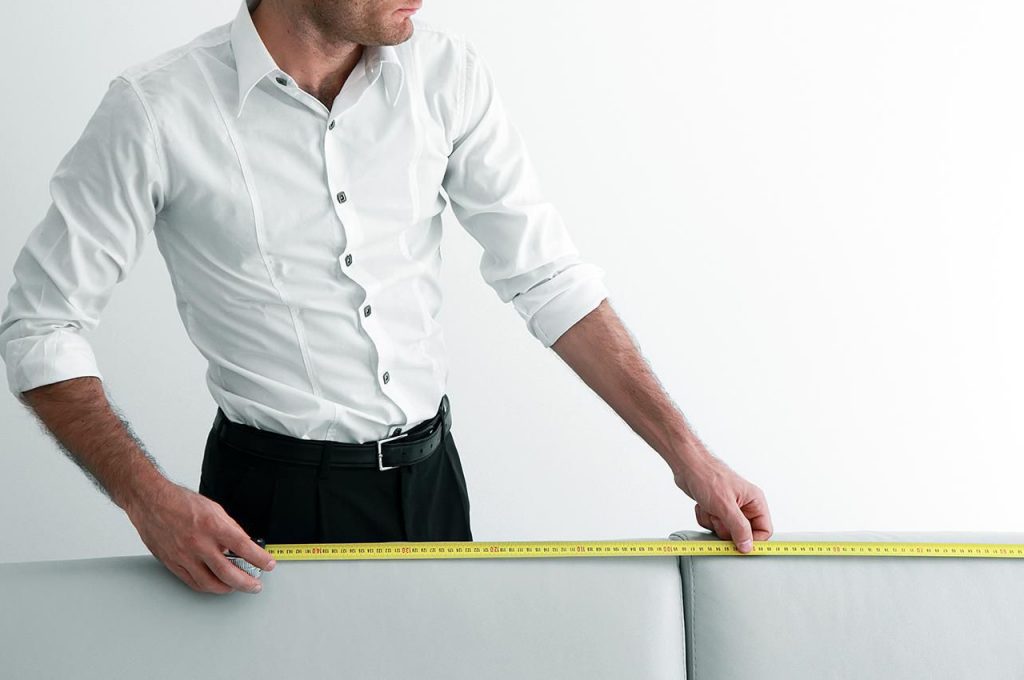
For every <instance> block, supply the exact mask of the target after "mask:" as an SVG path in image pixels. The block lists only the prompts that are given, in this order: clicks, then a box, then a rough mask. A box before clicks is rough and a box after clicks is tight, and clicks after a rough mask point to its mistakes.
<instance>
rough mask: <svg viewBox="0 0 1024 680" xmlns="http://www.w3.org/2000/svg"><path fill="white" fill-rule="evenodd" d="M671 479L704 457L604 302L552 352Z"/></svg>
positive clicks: (678, 413)
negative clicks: (662, 462) (661, 463)
mask: <svg viewBox="0 0 1024 680" xmlns="http://www.w3.org/2000/svg"><path fill="white" fill-rule="evenodd" d="M551 349H553V350H554V351H555V352H556V353H557V354H558V356H559V357H561V358H562V360H563V361H565V363H566V364H568V365H569V367H570V368H572V369H573V371H575V372H576V374H577V375H579V376H580V378H581V379H582V380H583V382H585V383H586V384H587V385H588V386H589V387H590V388H591V389H592V390H594V392H595V393H597V395H598V396H600V397H601V398H602V399H603V400H604V401H605V402H606V403H607V404H608V405H609V406H611V407H612V409H614V410H615V412H616V413H618V414H619V416H620V417H621V418H622V419H623V421H625V422H626V424H627V425H629V427H630V428H632V430H633V431H634V432H636V433H637V434H638V435H639V436H640V437H641V438H642V439H643V440H644V441H645V442H647V443H648V444H649V445H650V446H651V448H653V449H654V450H655V451H657V452H658V454H659V455H660V456H661V457H662V458H663V459H664V460H665V462H666V463H668V465H669V467H670V468H672V471H673V472H674V473H678V472H680V471H681V470H683V469H685V468H686V467H693V466H694V465H696V464H698V463H699V462H701V460H702V459H703V458H704V457H705V456H707V455H708V452H707V450H706V449H705V448H704V445H703V444H701V442H700V440H699V439H698V438H697V435H696V434H694V433H693V431H692V430H691V429H690V427H689V425H688V424H687V422H686V419H685V418H684V417H683V414H682V413H681V412H680V411H679V409H678V408H676V406H675V404H674V403H673V402H672V399H671V398H670V397H669V396H668V394H666V393H665V391H664V389H662V387H661V384H660V383H659V382H658V380H657V378H656V377H655V376H654V373H653V372H652V371H651V369H650V367H649V366H648V364H647V362H646V360H645V359H644V358H643V357H642V356H641V355H640V351H639V349H638V348H637V346H636V344H635V343H634V342H633V339H632V338H631V337H630V335H629V332H628V331H627V330H626V328H625V326H624V325H623V324H622V321H621V320H620V319H619V317H618V315H617V314H616V313H615V311H614V310H613V309H612V307H611V305H610V304H609V302H608V300H607V299H605V300H603V301H602V302H601V304H600V305H598V306H597V308H596V309H594V310H593V311H592V312H590V313H589V314H587V315H586V316H585V317H583V318H582V319H580V321H579V322H577V323H576V324H575V325H573V326H572V327H571V328H570V329H569V330H567V331H566V332H565V333H563V334H562V335H561V337H559V338H558V340H557V341H555V343H554V344H553V345H552V346H551Z"/></svg>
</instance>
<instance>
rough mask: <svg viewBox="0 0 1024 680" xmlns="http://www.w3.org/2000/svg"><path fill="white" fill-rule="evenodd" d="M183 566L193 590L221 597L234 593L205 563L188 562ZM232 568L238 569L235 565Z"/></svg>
mask: <svg viewBox="0 0 1024 680" xmlns="http://www.w3.org/2000/svg"><path fill="white" fill-rule="evenodd" d="M225 559H227V558H225ZM182 566H184V568H185V570H186V571H187V573H188V575H189V577H190V579H191V583H190V585H191V586H192V588H193V589H195V590H198V591H199V592H202V593H217V594H219V595H223V594H224V593H230V592H231V591H232V588H231V586H229V585H227V584H226V583H224V582H223V581H222V580H221V579H220V578H218V577H217V575H216V574H214V573H213V572H212V571H210V568H209V567H208V566H206V564H205V563H204V562H201V561H194V562H187V563H185V564H184V565H182ZM231 566H232V568H236V567H235V566H234V565H231ZM239 573H242V572H241V570H239ZM186 583H188V581H186ZM193 584H194V585H193Z"/></svg>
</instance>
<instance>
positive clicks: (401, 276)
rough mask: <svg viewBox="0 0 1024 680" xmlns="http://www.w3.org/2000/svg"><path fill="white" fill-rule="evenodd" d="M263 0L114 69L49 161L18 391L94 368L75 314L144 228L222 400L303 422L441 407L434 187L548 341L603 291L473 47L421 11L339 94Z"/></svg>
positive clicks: (374, 428) (13, 370) (109, 281)
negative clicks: (320, 88) (262, 21)
mask: <svg viewBox="0 0 1024 680" xmlns="http://www.w3.org/2000/svg"><path fill="white" fill-rule="evenodd" d="M258 2H259V0H248V2H245V1H243V2H242V3H241V5H240V7H239V9H238V13H237V16H236V17H235V18H234V19H233V20H232V21H231V22H229V23H227V24H223V25H220V26H218V27H215V28H213V29H211V30H209V31H207V32H205V33H203V34H201V35H199V36H197V37H196V38H194V39H193V40H192V41H190V42H189V43H187V44H185V45H182V46H179V47H177V48H175V49H172V50H169V51H167V52H165V53H163V54H161V55H159V56H156V57H154V58H151V59H149V60H147V61H145V62H144V63H141V64H136V65H134V66H131V67H129V68H127V69H125V70H124V71H122V72H121V74H119V75H118V76H116V77H115V78H114V79H113V80H111V81H110V83H109V86H108V89H107V91H106V93H105V94H104V96H103V98H102V100H101V101H100V103H99V106H98V108H97V109H96V110H95V112H94V113H93V115H92V117H91V118H90V119H89V121H88V122H87V124H86V126H85V129H84V131H83V133H82V136H81V138H80V139H79V140H78V141H77V142H76V143H75V144H74V146H73V147H72V148H71V149H70V151H69V152H68V153H67V154H66V155H65V156H64V158H63V159H62V160H61V161H60V163H59V165H58V166H57V169H56V171H55V173H54V175H53V178H52V179H51V180H50V185H49V188H50V195H51V197H52V204H51V206H50V208H49V210H48V212H47V213H46V215H45V217H44V218H43V219H42V221H41V222H40V223H39V224H38V226H36V227H35V229H34V230H33V231H32V232H31V233H30V234H29V236H28V240H27V242H26V244H25V246H24V248H23V249H22V251H21V252H20V253H19V255H18V257H17V260H16V262H15V264H14V274H15V283H14V285H13V287H12V288H11V290H10V292H9V295H8V304H7V307H6V308H5V310H4V313H3V316H2V318H0V353H2V355H3V359H4V361H5V363H6V366H7V379H8V384H9V387H10V389H11V391H12V392H14V393H15V394H19V393H20V392H21V391H23V390H27V389H30V388H33V387H37V386H39V385H45V384H49V383H53V382H57V381H60V380H67V379H69V378H74V377H79V376H87V375H92V376H98V377H102V376H101V374H100V372H99V370H98V368H97V363H96V360H95V357H94V354H93V352H92V349H91V347H90V344H89V342H88V341H87V340H86V338H85V337H84V336H83V333H82V332H83V331H89V330H91V329H93V328H94V327H95V326H96V325H97V324H98V323H99V320H100V314H101V312H102V310H103V308H104V306H105V305H106V303H107V301H108V300H109V298H110V295H111V292H112V288H113V287H114V285H115V284H117V283H118V282H120V281H122V280H124V279H125V277H126V276H127V275H128V273H129V271H130V270H131V268H132V267H133V265H134V264H135V262H136V261H137V260H138V258H139V255H140V253H141V252H142V249H143V247H144V245H145V243H146V240H147V238H148V236H149V233H150V232H151V231H152V232H154V234H155V239H156V242H157V247H158V248H159V250H160V253H161V255H162V256H163V258H164V260H165V262H166V264H167V268H168V271H169V272H170V278H171V282H172V286H173V289H174V294H175V299H176V301H177V308H178V312H179V314H180V316H181V319H182V322H183V324H184V326H185V330H186V332H187V333H188V336H189V338H190V340H191V341H192V342H193V343H194V344H195V346H196V348H197V349H198V350H199V351H200V352H201V353H202V354H203V356H204V357H205V358H206V359H207V360H208V362H209V367H208V370H207V372H206V382H207V386H208V388H209V390H210V393H211V396H212V397H213V399H214V401H215V402H216V403H217V404H218V405H219V406H220V407H221V408H222V409H223V410H224V413H225V414H226V415H227V416H228V418H230V419H231V420H233V421H235V422H241V423H246V424H249V425H252V426H255V427H258V428H261V429H264V430H271V431H274V432H280V433H284V434H288V435H291V436H294V437H300V438H303V439H327V440H333V441H344V442H358V443H362V442H367V441H374V440H377V439H381V438H384V437H387V436H389V435H392V434H395V433H396V432H398V431H404V430H407V429H410V428H411V427H414V426H415V425H417V424H418V423H420V422H422V421H424V420H426V419H428V418H431V417H432V416H433V415H434V413H435V412H436V410H437V407H438V404H439V402H440V400H441V397H442V395H443V394H444V393H445V389H446V380H447V375H448V361H447V356H446V352H445V342H444V335H443V333H442V329H441V326H440V325H439V323H438V321H437V316H438V311H439V309H440V306H441V298H442V295H441V288H440V285H439V272H440V267H441V254H440V250H439V243H440V240H441V213H442V211H443V210H444V208H445V206H446V205H447V202H446V200H445V199H444V197H443V195H442V193H441V188H442V187H443V188H444V191H445V194H446V195H447V198H448V199H449V200H450V201H451V205H452V210H453V212H454V214H455V216H456V218H457V219H458V221H459V223H460V224H461V225H462V227H463V228H465V229H466V230H467V231H468V232H469V233H470V235H472V237H473V238H474V239H475V240H476V241H478V242H479V243H480V245H481V246H482V248H483V253H482V257H481V260H480V273H481V274H482V276H483V279H484V281H485V282H486V283H487V284H488V285H489V286H490V287H491V288H493V290H494V291H495V292H496V293H497V295H498V297H499V298H500V299H501V300H502V301H503V302H510V301H511V303H512V304H513V306H514V308H515V309H516V311H517V312H518V313H519V314H520V315H521V316H522V318H523V319H524V320H525V323H526V328H527V329H528V330H529V332H530V333H531V334H532V335H533V336H534V337H535V338H536V339H537V340H538V341H540V342H541V343H542V344H543V345H544V346H546V347H547V346H550V345H551V344H552V343H554V341H555V340H556V339H558V337H559V336H560V335H561V334H562V333H563V332H565V331H566V330H567V329H568V328H569V327H570V326H572V325H573V324H574V323H576V322H577V321H578V320H579V319H580V318H582V317H583V316H584V315H586V314H587V313H588V312H590V311H591V310H593V309H594V308H595V307H597V305H598V304H599V303H600V302H601V300H603V299H604V298H605V297H606V296H607V294H608V292H607V290H606V288H605V285H604V282H603V277H604V274H605V272H604V270H603V269H601V268H600V267H598V266H596V265H594V264H591V263H587V262H584V261H582V260H581V258H580V255H579V252H578V251H577V249H576V248H575V246H574V244H573V242H572V240H571V239H570V236H569V233H568V232H567V230H566V228H565V225H564V223H563V221H562V219H561V217H560V215H559V213H558V212H557V211H556V209H555V208H554V207H553V206H552V205H551V204H550V203H549V202H547V201H546V200H545V198H544V196H543V195H542V192H541V189H540V187H539V186H538V178H537V176H536V174H535V170H534V167H533V165H532V163H531V160H530V158H529V156H528V155H527V151H526V148H525V146H524V143H523V139H522V137H521V136H520V134H519V132H518V129H517V128H516V127H514V125H513V124H512V123H511V122H510V121H509V119H508V117H507V116H506V114H505V111H504V109H503V105H502V101H501V98H500V97H499V95H498V92H497V90H496V89H495V83H494V80H493V77H492V74H491V72H490V70H489V68H488V67H487V65H486V64H485V63H484V62H483V61H482V60H481V58H480V55H479V54H478V52H476V51H475V49H474V47H473V45H472V43H470V42H469V41H467V40H466V39H465V38H464V37H461V36H457V35H454V34H452V33H451V32H449V31H445V30H441V29H439V28H436V27H433V26H431V25H428V24H426V23H425V22H423V21H422V20H418V19H416V20H414V34H413V36H412V37H411V38H410V39H409V40H407V41H405V42H404V43H402V44H400V45H396V46H365V47H364V48H363V52H362V57H361V59H360V61H359V63H358V64H357V65H356V67H355V69H354V70H353V71H352V73H351V74H350V75H349V76H348V79H347V80H346V81H345V83H344V86H343V87H342V88H341V91H340V92H339V93H338V95H337V97H336V98H335V99H334V101H333V102H332V106H331V107H330V108H329V109H328V108H327V107H326V106H324V104H323V103H321V102H320V101H319V100H318V99H316V97H314V96H313V95H311V94H309V93H307V92H305V91H304V90H302V89H301V88H300V87H299V86H298V85H296V83H295V80H294V79H293V78H292V77H291V76H290V75H289V74H288V73H286V72H284V71H283V70H281V69H280V68H278V66H277V64H276V63H275V62H274V59H273V58H272V57H271V55H270V53H269V52H268V51H267V49H266V46H265V45H264V44H263V41H262V39H261V38H260V36H259V34H258V33H257V31H256V28H255V26H254V25H253V22H252V18H251V16H250V12H251V10H252V9H254V8H255V6H256V4H257V3H258ZM465 313H467V314H471V313H472V310H465ZM154 358H155V357H154Z"/></svg>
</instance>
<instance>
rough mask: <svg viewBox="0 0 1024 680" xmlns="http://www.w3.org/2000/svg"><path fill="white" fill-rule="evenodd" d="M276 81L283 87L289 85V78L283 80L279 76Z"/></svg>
mask: <svg viewBox="0 0 1024 680" xmlns="http://www.w3.org/2000/svg"><path fill="white" fill-rule="evenodd" d="M276 80H277V82H278V83H279V84H281V85H287V84H288V79H287V78H282V77H281V76H278V77H277V78H276Z"/></svg>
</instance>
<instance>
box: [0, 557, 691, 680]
mask: <svg viewBox="0 0 1024 680" xmlns="http://www.w3.org/2000/svg"><path fill="white" fill-rule="evenodd" d="M647 540H650V539H647ZM655 540H664V537H662V538H660V539H655ZM262 578H263V582H264V587H263V592H261V593H259V594H256V595H250V594H246V593H237V592H236V593H229V594H227V595H212V594H206V593H197V592H195V591H193V590H191V589H189V588H188V587H187V586H186V585H185V584H184V583H182V582H181V581H179V580H178V578H177V577H176V576H174V575H173V574H172V573H171V572H169V571H168V570H167V569H166V568H165V567H164V566H163V565H162V564H160V563H159V562H158V561H157V560H156V559H155V558H154V557H152V556H150V555H145V556H129V557H110V558H99V559H86V560H70V561H52V562H23V563H13V564H0V607H2V612H0V677H10V678H18V679H19V680H28V679H32V678H58V677H69V678H76V680H92V679H94V678H95V679H97V680H98V679H100V678H102V679H103V680H112V679H120V678H132V679H133V680H134V679H135V678H147V679H152V680H157V679H160V678H173V679H174V680H180V679H181V678H189V679H195V680H207V679H216V678H225V679H227V678H230V679H232V680H236V679H239V678H244V679H246V680H257V679H260V678H275V679H280V678H302V677H304V676H308V677H311V678H313V677H315V678H346V679H351V680H356V679H366V680H389V679H392V678H394V679H395V680H398V679H399V678H400V679H401V680H409V679H410V678H417V679H418V680H430V679H434V678H436V679H438V680H440V679H442V678H444V679H445V680H449V679H459V678H467V679H468V678H473V679H474V680H476V679H478V678H488V679H503V678H509V679H511V678H516V679H517V680H520V679H522V678H559V679H561V678H598V679H602V678H607V679H609V680H611V679H612V678H614V679H616V680H620V679H621V678H645V679H652V680H679V679H680V678H682V677H683V673H684V663H685V662H684V656H683V646H682V645H683V618H682V589H681V584H680V575H679V568H678V558H677V557H673V556H667V557H660V556H659V557H644V558H628V557H593V558H524V559H489V560H400V561H392V560H382V561H323V562H294V561H292V562H290V561H281V562H278V564H277V566H276V567H275V568H274V570H273V571H271V572H267V573H264V574H263V577H262Z"/></svg>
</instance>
